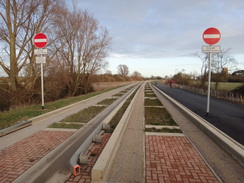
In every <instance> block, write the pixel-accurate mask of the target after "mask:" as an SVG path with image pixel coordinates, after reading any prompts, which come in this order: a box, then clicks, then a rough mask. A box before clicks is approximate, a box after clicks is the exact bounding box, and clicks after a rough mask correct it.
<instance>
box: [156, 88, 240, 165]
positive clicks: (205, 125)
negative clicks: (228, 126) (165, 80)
mask: <svg viewBox="0 0 244 183" xmlns="http://www.w3.org/2000/svg"><path fill="white" fill-rule="evenodd" d="M153 87H154V88H155V89H156V90H157V91H158V92H160V93H161V94H162V95H164V96H165V97H166V98H168V99H169V100H170V101H171V102H172V103H173V104H174V105H175V106H176V107H178V108H179V109H180V110H181V111H182V112H184V113H185V114H186V115H187V117H188V118H189V119H191V121H192V122H194V124H195V125H197V126H198V127H199V128H200V129H201V130H202V131H203V132H205V133H206V134H207V135H208V136H209V137H211V138H212V139H213V140H214V141H215V142H216V143H218V144H219V145H220V146H221V147H222V148H223V149H224V150H225V151H227V152H228V153H229V154H230V155H231V156H232V157H233V158H234V159H236V160H237V161H238V162H239V163H240V164H241V165H242V166H244V147H243V146H242V145H241V144H239V143H238V142H236V141H235V140H233V139H232V138H230V137H229V136H227V135H226V134H225V133H223V132H222V131H220V130H219V129H217V128H216V127H215V126H213V125H212V124H210V123H209V122H208V121H206V120H204V119H203V118H201V117H200V116H198V115H197V114H195V113H194V112H192V111H191V110H189V109H188V108H186V107H185V106H183V105H182V104H180V103H179V102H177V101H176V100H174V99H173V98H171V97H170V96H168V95H167V94H165V93H164V92H162V91H161V90H159V89H158V88H157V87H155V86H153Z"/></svg>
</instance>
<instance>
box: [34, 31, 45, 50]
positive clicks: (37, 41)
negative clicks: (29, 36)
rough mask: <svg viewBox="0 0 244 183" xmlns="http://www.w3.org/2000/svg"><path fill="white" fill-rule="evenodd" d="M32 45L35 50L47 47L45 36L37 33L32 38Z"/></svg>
mask: <svg viewBox="0 0 244 183" xmlns="http://www.w3.org/2000/svg"><path fill="white" fill-rule="evenodd" d="M33 43H34V45H35V46H36V47H37V48H44V47H45V46H46V45H47V36H46V35H45V34H43V33H38V34H36V35H35V36H34V40H33Z"/></svg>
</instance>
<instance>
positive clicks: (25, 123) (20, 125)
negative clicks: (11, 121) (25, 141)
mask: <svg viewBox="0 0 244 183" xmlns="http://www.w3.org/2000/svg"><path fill="white" fill-rule="evenodd" d="M31 124H32V121H31V120H28V121H22V122H20V123H18V124H16V125H13V126H10V127H8V128H4V129H2V130H0V137H2V136H4V135H7V134H9V133H12V132H14V131H16V130H19V129H21V128H25V127H27V126H30V125H31Z"/></svg>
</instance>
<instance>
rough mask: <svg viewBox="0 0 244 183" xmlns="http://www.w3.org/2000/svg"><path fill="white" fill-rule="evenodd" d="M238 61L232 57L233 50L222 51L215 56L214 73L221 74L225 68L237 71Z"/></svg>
mask: <svg viewBox="0 0 244 183" xmlns="http://www.w3.org/2000/svg"><path fill="white" fill-rule="evenodd" d="M236 66H237V60H236V59H235V58H234V57H233V56H232V55H231V48H228V49H221V50H220V52H219V53H217V54H214V55H213V71H214V72H215V73H221V72H222V70H223V68H228V70H229V71H234V70H236Z"/></svg>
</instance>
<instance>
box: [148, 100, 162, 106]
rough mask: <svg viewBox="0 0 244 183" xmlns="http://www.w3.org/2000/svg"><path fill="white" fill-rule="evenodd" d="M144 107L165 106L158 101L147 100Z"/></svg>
mask: <svg viewBox="0 0 244 183" xmlns="http://www.w3.org/2000/svg"><path fill="white" fill-rule="evenodd" d="M144 106H163V104H162V103H161V102H160V101H159V100H158V99H149V98H146V99H145V101H144Z"/></svg>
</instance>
